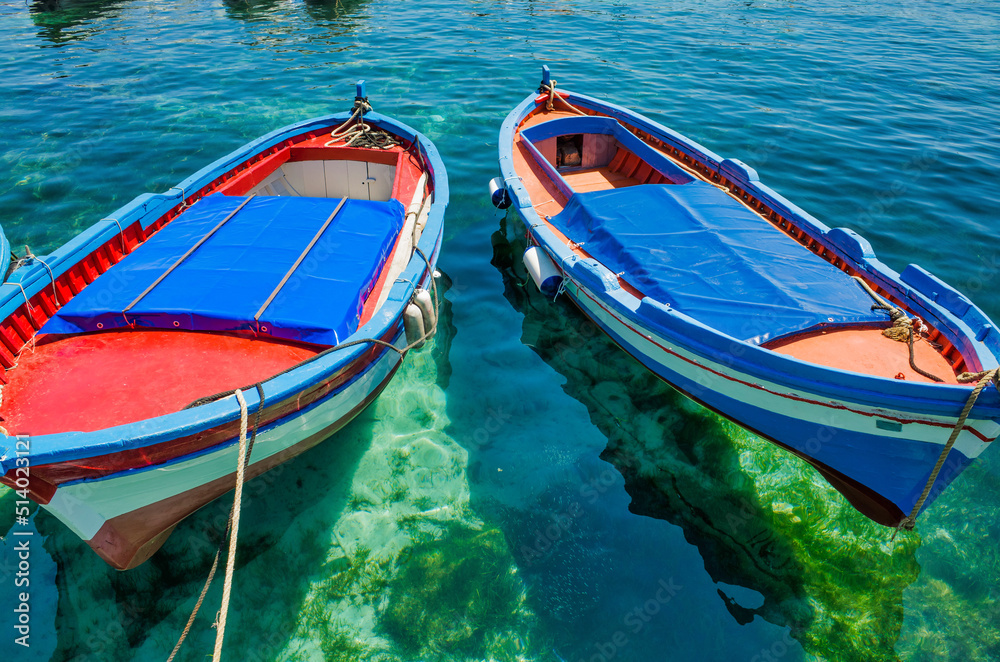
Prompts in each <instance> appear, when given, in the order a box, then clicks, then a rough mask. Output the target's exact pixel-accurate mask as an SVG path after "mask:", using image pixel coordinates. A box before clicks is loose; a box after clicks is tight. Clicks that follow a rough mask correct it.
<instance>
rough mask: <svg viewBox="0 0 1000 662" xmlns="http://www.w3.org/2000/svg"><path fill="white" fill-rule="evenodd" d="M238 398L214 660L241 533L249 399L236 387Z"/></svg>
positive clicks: (216, 661) (218, 652)
mask: <svg viewBox="0 0 1000 662" xmlns="http://www.w3.org/2000/svg"><path fill="white" fill-rule="evenodd" d="M234 393H235V394H236V400H237V401H238V402H239V403H240V452H239V459H238V460H237V462H236V496H235V497H234V498H233V512H232V516H231V517H230V521H231V522H232V525H231V526H230V531H229V556H228V558H227V559H226V578H225V579H224V580H223V583H222V608H221V609H220V610H219V617H218V620H217V621H216V624H217V625H216V631H215V653H213V655H212V662H219V660H221V659H222V640H223V639H224V638H225V636H226V616H228V615H229V595H230V592H231V591H232V588H233V569H234V568H235V566H236V541H237V539H238V537H239V535H240V508H241V506H242V505H243V480H244V478H246V460H247V401H246V399H245V398H244V397H243V391H241V390H240V389H236V391H234Z"/></svg>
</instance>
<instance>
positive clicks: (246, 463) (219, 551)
mask: <svg viewBox="0 0 1000 662" xmlns="http://www.w3.org/2000/svg"><path fill="white" fill-rule="evenodd" d="M254 388H256V389H257V397H258V398H259V404H258V405H257V416H256V418H255V419H254V424H253V432H252V433H251V434H250V442H249V443H248V444H247V449H246V456H245V457H244V458H243V462H242V466H243V469H244V471H245V470H246V468H247V467H248V466H249V465H250V454H251V453H252V452H253V444H254V442H255V441H256V440H257V430H258V429H260V415H261V413H262V412H263V411H264V387H263V385H262V384H261V383H260V382H257V383H256V384H254ZM234 393H235V392H234ZM244 407H245V403H244ZM244 407H241V408H240V414H241V416H240V429H241V430H242V431H244V433H245V430H246V419H245V417H244V416H243V414H244ZM241 443H242V438H241ZM238 474H239V469H238V468H237V475H238ZM236 516H237V515H236V501H235V500H234V501H233V507H232V509H231V510H230V511H229V520H228V521H227V523H226V531H225V533H223V534H222V542H220V543H219V547H218V548H217V549H216V550H215V558H214V559H213V560H212V569H211V570H209V571H208V578H207V579H206V580H205V585H204V586H202V588H201V594H200V595H199V596H198V601H197V602H196V603H195V605H194V610H192V612H191V616H189V617H188V620H187V623H186V624H185V625H184V631H183V632H181V636H180V639H178V640H177V644H176V645H175V646H174V649H173V650H172V651H171V652H170V657H168V658H167V662H173V659H174V657H175V656H176V655H177V651H179V650H180V649H181V645H182V644H183V643H184V640H185V639H186V638H187V636H188V633H190V632H191V626H192V625H193V624H194V619H195V617H196V616H197V615H198V611H199V610H200V609H201V603H202V602H204V600H205V594H206V593H208V587H209V586H211V585H212V580H213V579H214V578H215V571H216V570H217V569H218V567H219V558H220V557H221V556H222V546H223V544H225V541H226V538H227V537H229V532H230V529H231V528H232V525H233V519H234V517H236Z"/></svg>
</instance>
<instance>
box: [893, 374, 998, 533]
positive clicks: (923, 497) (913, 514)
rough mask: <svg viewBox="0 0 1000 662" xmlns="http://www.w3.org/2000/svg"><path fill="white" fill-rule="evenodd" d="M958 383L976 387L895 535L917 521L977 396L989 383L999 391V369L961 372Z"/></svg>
mask: <svg viewBox="0 0 1000 662" xmlns="http://www.w3.org/2000/svg"><path fill="white" fill-rule="evenodd" d="M957 379H958V381H960V382H962V383H963V384H968V383H971V382H975V381H976V380H978V382H977V383H976V387H975V388H974V389H972V392H971V393H969V397H968V399H967V400H966V401H965V407H963V408H962V413H961V414H959V416H958V421H957V422H956V423H955V427H954V428H953V429H952V431H951V436H950V437H948V443H946V444H945V445H944V449H942V451H941V455H940V456H938V460H937V464H935V465H934V470H933V471H931V475H930V478H928V479H927V484H926V485H924V491H923V492H922V493H921V494H920V498H919V499H917V503H916V504H915V505H914V506H913V510H911V511H910V514H909V515H907V516H906V517H904V518H903V520H902V521H901V522H900V523H899V526H897V527H896V533H899V530H900V529H906V530H910V529H912V528H913V525H914V524H916V521H917V513H919V512H920V509H921V508H923V506H924V502H925V501H927V496H928V495H929V494H930V493H931V488H932V487H933V486H934V481H936V480H937V477H938V474H939V473H941V467H943V466H944V461H945V459H946V458H947V457H948V453H950V452H951V448H952V446H954V445H955V441H956V440H957V439H958V435H959V433H960V432H961V431H962V428H963V427H965V420H966V419H967V418H968V417H969V413H970V412H971V411H972V407H973V406H974V405H975V404H976V400H978V399H979V394H980V393H982V391H983V389H984V388H985V387H986V385H987V384H988V383H990V382H993V386H995V387H996V388H997V390H998V391H1000V368H993V369H992V370H984V371H983V372H963V373H962V374H961V375H959V376H958V377H957ZM896 533H893V534H892V537H893V539H895V538H896Z"/></svg>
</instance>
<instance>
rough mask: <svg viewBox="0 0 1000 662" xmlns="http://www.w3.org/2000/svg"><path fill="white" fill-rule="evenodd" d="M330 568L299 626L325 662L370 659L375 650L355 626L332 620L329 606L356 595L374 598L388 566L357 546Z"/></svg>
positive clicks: (381, 586)
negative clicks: (315, 644)
mask: <svg viewBox="0 0 1000 662" xmlns="http://www.w3.org/2000/svg"><path fill="white" fill-rule="evenodd" d="M331 566H332V567H330V568H329V570H330V571H331V572H332V574H330V576H329V577H327V578H326V579H324V580H323V581H322V582H321V583H320V584H319V585H318V586H317V588H316V592H315V594H314V596H312V598H311V599H310V600H309V602H308V604H307V606H306V609H305V611H304V613H303V615H302V624H301V625H302V626H304V629H306V630H308V632H309V633H310V635H311V636H313V637H315V639H317V640H318V645H319V649H320V651H321V652H322V654H323V659H324V660H326V662H340V661H343V662H348V661H351V662H353V661H356V660H366V659H372V657H373V656H375V655H376V653H377V652H378V650H377V649H376V648H375V647H373V646H371V645H369V644H368V643H366V641H365V637H364V635H363V634H362V632H361V631H360V630H359V629H358V628H357V627H355V626H353V625H351V624H350V623H349V622H346V621H345V620H342V619H339V618H336V616H335V613H334V607H333V606H334V605H341V604H343V601H344V600H353V599H355V598H357V597H359V596H360V597H365V598H369V599H371V598H373V597H374V598H377V596H378V595H380V594H381V593H382V592H383V591H384V590H385V587H386V586H387V584H388V577H389V573H390V572H391V566H392V564H391V563H390V562H388V561H380V560H375V559H372V558H371V550H370V549H368V548H367V547H359V548H358V549H357V551H356V552H355V554H354V555H353V556H352V557H351V558H350V559H348V558H346V557H340V558H338V559H336V560H334V561H333V562H332V563H331ZM293 658H295V656H294V655H293Z"/></svg>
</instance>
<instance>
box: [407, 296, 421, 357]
mask: <svg viewBox="0 0 1000 662" xmlns="http://www.w3.org/2000/svg"><path fill="white" fill-rule="evenodd" d="M403 331H405V332H406V344H407V345H413V347H414V349H420V348H421V347H423V346H424V341H423V340H420V339H421V338H423V337H424V314H423V313H421V312H420V308H419V307H418V306H417V304H415V303H411V304H409V305H407V306H406V309H405V310H404V311H403ZM418 340H419V341H420V342H419V343H417V341H418ZM414 343H417V344H416V345H414Z"/></svg>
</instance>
